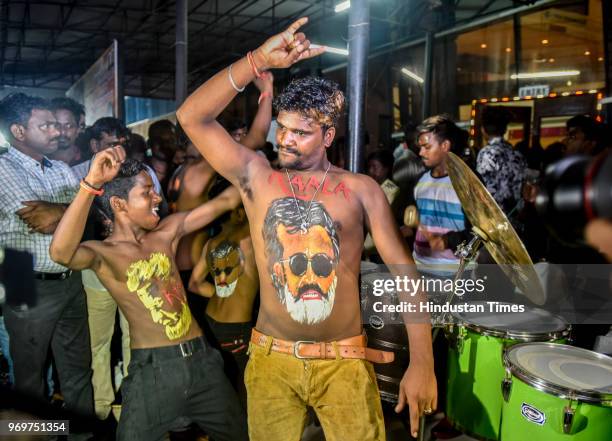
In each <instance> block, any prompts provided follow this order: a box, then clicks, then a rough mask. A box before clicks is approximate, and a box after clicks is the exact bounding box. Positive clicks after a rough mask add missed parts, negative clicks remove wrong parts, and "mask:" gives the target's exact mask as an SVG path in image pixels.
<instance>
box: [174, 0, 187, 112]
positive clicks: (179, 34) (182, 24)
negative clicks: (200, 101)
mask: <svg viewBox="0 0 612 441" xmlns="http://www.w3.org/2000/svg"><path fill="white" fill-rule="evenodd" d="M188 2H189V0H176V41H175V46H174V51H175V62H176V67H175V74H174V99H175V101H176V108H177V109H178V108H179V106H180V105H181V104H183V101H185V98H187V26H188V24H187V9H188Z"/></svg>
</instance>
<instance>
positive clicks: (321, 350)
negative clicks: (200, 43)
mask: <svg viewBox="0 0 612 441" xmlns="http://www.w3.org/2000/svg"><path fill="white" fill-rule="evenodd" d="M303 23H304V21H303V20H299V21H298V22H296V23H295V24H294V25H292V26H291V27H290V28H289V29H288V30H287V31H285V32H283V33H282V34H279V35H277V36H275V37H272V38H271V39H269V40H268V41H267V42H266V43H265V44H264V45H263V46H261V47H260V48H258V49H257V50H255V51H253V52H249V54H248V55H247V56H246V57H244V58H243V59H241V60H239V61H237V62H236V63H234V64H233V65H232V66H230V67H229V68H228V69H225V70H223V71H221V72H220V73H218V74H217V75H215V76H214V77H213V78H211V79H210V80H209V81H208V82H206V83H205V84H204V85H203V86H201V87H200V88H199V89H198V90H196V91H195V92H194V93H193V94H192V95H191V96H190V97H189V98H188V99H187V100H186V102H185V103H184V104H183V105H182V107H181V108H180V109H178V111H177V119H178V121H179V124H177V125H175V124H173V123H172V122H171V121H168V120H161V121H157V122H155V123H154V124H152V125H151V126H150V127H149V130H148V139H146V140H145V139H144V138H142V137H141V136H139V135H137V134H134V133H131V132H130V130H129V129H127V128H126V127H125V125H124V124H123V122H122V121H120V120H119V119H116V118H112V117H105V118H100V119H99V120H97V121H95V122H94V123H93V124H92V125H91V126H88V127H86V126H85V116H86V115H85V109H84V107H83V106H82V105H81V104H79V103H77V102H75V101H74V100H72V99H69V98H56V99H53V100H50V101H47V100H44V99H41V98H38V97H32V96H28V95H25V94H21V93H17V94H13V95H9V96H8V97H6V98H4V99H3V100H2V101H1V102H0V130H1V131H2V133H3V135H4V137H5V139H6V140H7V141H8V142H9V144H10V146H9V147H8V148H6V149H4V150H3V151H2V152H1V153H0V179H1V180H2V183H3V185H2V188H1V189H0V202H1V204H0V246H1V247H3V248H15V249H19V250H25V251H28V252H29V253H31V254H32V255H33V262H34V278H35V280H34V286H35V290H36V294H37V302H36V304H34V305H27V306H26V305H20V303H19V302H18V301H17V302H11V303H7V304H6V305H5V306H4V307H3V310H2V316H0V343H2V346H1V351H2V355H3V357H4V359H5V360H6V361H7V363H8V364H7V377H6V383H8V385H9V386H10V387H13V388H14V389H15V390H17V391H19V392H20V393H23V394H27V395H28V396H30V397H34V398H37V399H39V400H41V401H49V400H50V399H52V397H53V396H54V393H55V398H57V396H60V397H61V402H62V403H63V406H64V407H65V409H66V410H67V411H70V412H73V413H74V414H77V415H80V416H84V417H94V416H95V417H96V418H97V419H98V420H100V421H103V422H106V423H107V424H105V425H103V426H101V427H103V428H104V429H103V430H105V431H108V430H113V431H114V421H115V420H116V417H115V416H114V415H113V413H112V412H111V410H112V406H113V404H120V405H121V406H120V407H121V411H120V417H119V427H118V430H117V438H118V439H122V440H137V439H146V440H149V439H163V437H164V436H165V434H166V433H167V432H168V431H182V430H184V429H185V428H186V427H188V426H189V425H190V424H192V423H195V424H196V425H197V426H199V428H200V429H201V430H203V431H204V432H205V433H206V434H207V435H209V436H210V437H211V438H212V439H213V440H242V439H245V440H246V439H248V438H249V437H250V439H252V440H263V439H266V440H287V439H299V438H300V435H301V431H302V430H303V428H304V424H305V422H306V419H307V408H308V407H311V408H313V409H314V411H315V413H316V415H317V417H318V420H319V421H320V424H321V426H322V427H323V430H324V432H325V435H326V437H327V439H328V440H330V441H331V440H345V439H360V440H361V439H363V440H366V439H367V440H374V439H376V440H382V439H384V433H385V429H384V417H383V412H382V407H381V404H380V399H379V397H378V391H377V389H376V379H375V376H374V372H373V369H372V364H371V362H374V363H378V362H386V361H388V359H389V354H388V353H385V352H384V351H377V350H374V349H370V348H366V346H365V345H366V343H365V339H364V337H363V335H362V329H361V320H360V309H359V308H360V306H359V301H358V293H359V286H358V273H359V264H360V261H361V260H364V259H368V260H372V261H375V262H381V263H386V264H394V265H398V266H402V265H403V267H404V268H410V267H411V266H412V264H413V263H416V265H417V268H418V269H419V272H421V273H423V274H429V275H433V276H438V277H450V276H452V274H453V268H455V267H456V266H457V264H458V259H457V257H456V256H455V254H454V251H455V249H456V248H457V246H458V245H459V243H461V242H462V241H464V240H466V238H468V237H469V233H470V229H471V225H470V223H469V220H468V219H467V217H466V216H465V213H464V211H463V209H462V205H461V201H460V200H459V198H458V196H457V194H456V192H455V191H454V189H453V186H452V183H451V181H450V178H449V176H448V170H447V162H446V160H447V156H448V153H449V152H453V153H456V154H457V155H459V156H461V157H464V158H465V159H466V161H467V162H468V163H469V164H470V165H471V166H472V167H473V169H474V170H475V172H476V173H477V174H478V175H479V176H480V178H481V179H482V182H483V184H484V185H485V186H486V188H487V190H488V191H489V192H490V193H491V195H492V196H493V198H494V199H495V201H496V202H497V204H498V205H499V207H500V208H501V209H502V210H503V211H504V213H505V214H506V215H507V216H508V217H509V218H510V219H511V221H512V223H513V224H514V225H515V226H516V227H517V230H518V231H519V233H520V235H521V237H522V239H523V240H524V242H525V243H526V245H527V249H528V250H529V252H530V253H531V255H532V258H533V260H534V261H536V260H541V259H546V260H548V261H551V262H555V261H556V259H561V258H562V257H561V256H563V254H562V253H560V252H559V250H561V249H564V248H563V245H562V244H555V243H554V242H553V239H550V236H549V235H547V234H545V235H542V231H544V230H543V229H544V228H545V226H543V225H542V223H541V222H540V221H539V217H538V216H537V214H536V213H535V210H534V208H533V205H534V201H535V198H534V194H535V193H534V192H535V191H536V190H537V186H538V184H539V183H540V182H541V177H542V174H543V172H544V169H545V167H546V166H547V165H548V164H550V163H552V162H553V161H555V160H557V159H560V158H562V157H564V156H567V155H573V154H578V153H582V154H587V155H597V154H602V152H604V150H606V149H607V148H609V147H610V146H609V144H606V143H609V141H610V139H611V138H610V137H606V136H604V133H605V130H604V128H603V126H602V125H601V124H599V123H598V122H596V121H595V120H594V119H592V118H591V117H589V116H586V115H581V116H577V117H575V118H572V119H570V120H569V121H568V123H567V133H568V135H567V137H566V138H565V139H564V140H563V142H562V143H561V144H560V145H558V146H551V147H549V148H548V149H545V150H542V151H541V152H537V149H535V148H534V149H531V150H527V151H525V150H523V151H522V152H521V151H519V149H517V148H515V147H513V146H512V145H510V144H509V143H508V142H507V141H505V140H504V133H506V129H507V126H508V124H509V122H510V121H509V117H508V114H507V113H505V112H504V110H503V108H501V107H488V108H486V109H485V112H484V114H483V117H482V118H483V134H484V136H485V138H486V140H487V143H486V146H484V148H482V149H481V150H480V151H479V152H478V153H477V155H476V156H474V155H471V152H470V151H469V149H468V148H467V134H466V133H465V132H464V131H463V130H461V129H460V128H459V127H458V126H457V125H456V124H455V122H453V120H452V119H451V118H450V117H448V116H446V115H437V116H432V117H430V118H427V119H426V120H425V121H423V122H422V123H421V124H420V125H419V126H418V127H416V128H414V130H412V131H411V133H409V132H408V131H406V139H405V141H404V142H403V143H402V144H401V145H400V146H399V147H398V148H397V149H396V151H395V152H393V151H391V150H388V149H376V150H374V151H371V152H369V155H368V157H367V166H366V171H367V175H369V176H367V175H357V174H352V173H349V172H347V171H346V170H344V169H343V168H342V167H339V166H338V164H332V163H331V162H329V161H328V159H327V155H326V152H327V149H329V148H330V147H332V145H333V144H334V141H335V135H336V128H337V125H338V120H339V118H340V117H341V115H342V112H343V104H344V96H343V94H342V92H341V91H340V89H339V88H338V86H337V85H336V84H335V83H333V82H331V81H329V80H325V79H321V78H313V77H307V78H303V79H298V80H294V81H292V82H291V83H290V84H289V85H288V86H287V88H286V89H285V90H284V91H283V92H282V93H281V94H279V95H278V96H277V97H276V98H275V97H274V84H273V77H272V75H271V73H269V72H268V69H270V68H286V67H289V66H291V65H292V64H293V63H295V62H296V61H298V60H301V59H304V58H308V57H312V56H316V55H318V54H319V53H320V52H321V51H322V49H311V48H310V47H309V42H308V40H307V39H306V38H305V36H304V34H302V33H300V32H298V28H299V27H300V26H301V25H302V24H303ZM252 81H253V82H254V84H255V86H256V87H257V88H258V90H259V91H260V99H259V102H258V110H257V114H256V116H255V118H254V120H253V121H252V123H251V124H250V125H249V126H247V124H245V123H243V122H239V121H229V122H228V123H227V124H225V126H223V125H220V124H219V123H218V122H217V121H216V120H217V118H218V117H219V115H220V114H221V112H222V111H223V110H224V108H225V107H226V106H227V105H228V104H229V103H230V102H231V100H232V99H233V98H234V97H235V96H236V94H237V93H239V92H240V91H241V90H243V87H244V86H245V85H247V84H249V83H250V82H252ZM273 103H274V110H275V111H276V121H277V126H278V128H277V131H276V143H277V149H274V148H272V147H271V146H270V145H269V144H267V143H266V137H267V134H268V131H269V128H270V124H271V120H272V116H273ZM534 152H535V153H534ZM412 205H414V206H416V211H417V212H418V223H415V222H407V221H406V222H405V216H404V215H405V213H406V208H407V207H410V206H412ZM398 226H401V227H398ZM364 229H367V231H366V232H365V233H364ZM572 253H575V251H574V250H570V251H568V252H567V254H566V255H570V254H572ZM586 254H588V256H589V257H588V259H593V260H592V261H593V262H598V261H600V260H598V259H600V257H599V256H598V255H597V253H595V252H594V251H592V250H591V251H590V252H589V253H586V252H585V255H586ZM573 256H575V254H573ZM440 268H444V270H441V269H440ZM402 271H410V270H405V269H403V270H402ZM409 275H410V276H416V273H410V274H409ZM412 301H414V299H413V300H412ZM404 319H405V323H406V330H407V333H408V336H409V339H410V358H411V363H410V366H409V367H408V369H407V371H406V373H405V375H404V378H403V380H402V384H401V387H400V399H399V403H398V407H397V409H396V410H397V411H398V412H399V411H401V410H402V409H403V408H404V407H405V406H408V407H409V412H410V425H411V432H412V433H413V434H414V433H415V432H416V429H417V428H418V418H419V416H421V415H425V414H430V413H432V412H433V410H435V409H436V408H437V406H438V403H437V387H436V378H435V375H434V360H433V351H432V342H431V328H430V323H429V318H428V317H424V316H422V315H417V316H414V315H406V316H405V317H404ZM254 326H255V327H254ZM116 330H119V332H120V334H121V338H120V340H121V343H120V344H119V346H120V348H121V351H120V353H119V354H118V353H116V352H115V351H113V350H112V348H113V335H114V333H115V331H116ZM117 361H119V362H120V363H119V364H118V366H119V367H120V368H119V369H120V371H121V372H120V374H119V375H113V369H112V367H113V366H114V365H115V364H117ZM247 361H248V363H247ZM119 386H121V387H120V391H121V394H120V396H117V395H116V391H117V390H119ZM247 409H248V412H247ZM247 419H248V424H247ZM109 427H110V428H111V429H109ZM247 427H248V433H247ZM96 430H97V429H96ZM89 436H91V433H87V431H85V432H84V433H74V434H72V435H71V437H72V438H74V439H79V438H83V439H87V437H89Z"/></svg>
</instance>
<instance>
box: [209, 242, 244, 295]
mask: <svg viewBox="0 0 612 441" xmlns="http://www.w3.org/2000/svg"><path fill="white" fill-rule="evenodd" d="M206 257H207V259H208V266H209V267H210V271H211V273H212V275H213V277H214V279H215V293H216V294H217V296H219V297H221V298H227V297H230V296H231V295H232V294H233V293H234V291H235V290H236V285H237V284H238V280H239V279H240V276H241V275H242V274H243V273H244V255H243V254H242V250H241V249H240V247H239V246H238V245H237V244H236V243H234V242H230V241H228V240H224V241H222V242H221V243H220V244H218V245H217V246H216V247H214V248H212V249H211V250H210V251H209V252H208V255H207V256H206Z"/></svg>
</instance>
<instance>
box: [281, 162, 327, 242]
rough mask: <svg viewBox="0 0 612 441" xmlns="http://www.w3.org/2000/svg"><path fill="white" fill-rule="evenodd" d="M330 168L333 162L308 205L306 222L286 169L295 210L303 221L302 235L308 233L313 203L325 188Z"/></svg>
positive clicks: (301, 225)
mask: <svg viewBox="0 0 612 441" xmlns="http://www.w3.org/2000/svg"><path fill="white" fill-rule="evenodd" d="M330 167H331V162H330V163H329V164H328V165H327V169H326V170H325V174H324V175H323V180H322V181H321V183H320V184H319V186H318V187H317V189H316V190H315V192H314V194H313V195H312V198H311V199H310V202H309V203H308V211H307V212H306V220H304V216H302V212H301V211H300V206H299V204H298V201H297V197H296V196H295V190H294V189H293V184H292V183H291V179H290V177H289V171H288V170H287V169H286V168H285V174H286V175H287V182H289V187H290V188H291V193H292V194H293V201H294V202H295V209H296V210H297V212H298V214H299V215H300V219H301V220H302V223H301V224H300V233H301V234H305V233H306V232H307V231H308V227H309V226H310V207H311V206H312V202H313V201H314V200H315V198H316V197H317V194H318V193H319V190H321V188H322V187H323V184H324V183H325V179H326V178H327V172H329V168H330Z"/></svg>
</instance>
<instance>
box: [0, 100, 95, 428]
mask: <svg viewBox="0 0 612 441" xmlns="http://www.w3.org/2000/svg"><path fill="white" fill-rule="evenodd" d="M0 130H1V131H2V133H3V135H4V137H5V138H6V139H7V140H8V141H9V142H10V144H11V146H10V147H9V149H8V150H7V151H6V152H5V153H3V154H2V155H0V182H2V185H0V247H2V248H14V249H18V250H23V251H27V252H29V253H31V254H32V255H33V256H34V271H35V273H34V277H35V288H36V293H37V303H36V305H35V306H30V307H26V306H23V307H15V306H10V305H5V307H4V316H5V321H6V327H7V329H8V332H9V336H10V352H11V355H12V357H13V363H14V373H15V388H16V389H17V390H19V391H21V392H23V393H26V394H29V395H31V396H32V397H33V398H35V399H39V400H44V397H45V396H46V395H45V375H44V368H45V362H46V360H47V355H48V353H49V349H51V352H52V354H53V359H54V362H55V366H56V367H57V372H58V375H59V380H60V386H61V392H62V395H63V396H64V402H65V403H66V407H67V409H68V410H71V411H74V412H77V413H80V414H82V415H93V398H92V387H91V382H90V379H91V368H90V363H91V356H90V350H89V330H88V327H87V306H86V301H85V294H84V292H83V285H82V283H81V277H80V273H79V272H78V271H70V270H68V268H66V267H65V266H62V265H59V264H57V263H55V262H54V261H53V260H51V258H50V256H49V244H50V243H51V239H52V236H51V234H52V233H53V232H54V231H55V228H56V227H57V224H58V222H59V220H60V219H61V217H62V215H63V213H64V211H65V209H66V205H67V204H69V203H70V202H71V201H72V199H73V197H74V195H75V194H76V191H77V189H78V187H79V182H78V180H77V179H76V177H75V176H74V175H73V173H72V172H71V170H70V168H69V167H68V166H67V165H66V164H64V163H63V162H60V161H55V160H50V159H49V158H48V155H50V154H52V153H54V152H55V151H56V150H57V146H58V138H59V136H60V131H59V130H58V129H57V120H56V118H55V116H54V115H53V113H52V112H51V110H50V107H49V104H48V102H47V101H45V100H43V99H42V98H37V97H31V96H27V95H24V94H22V93H17V94H13V95H9V96H8V97H6V98H5V99H3V100H2V101H1V102H0ZM71 428H72V426H71Z"/></svg>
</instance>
